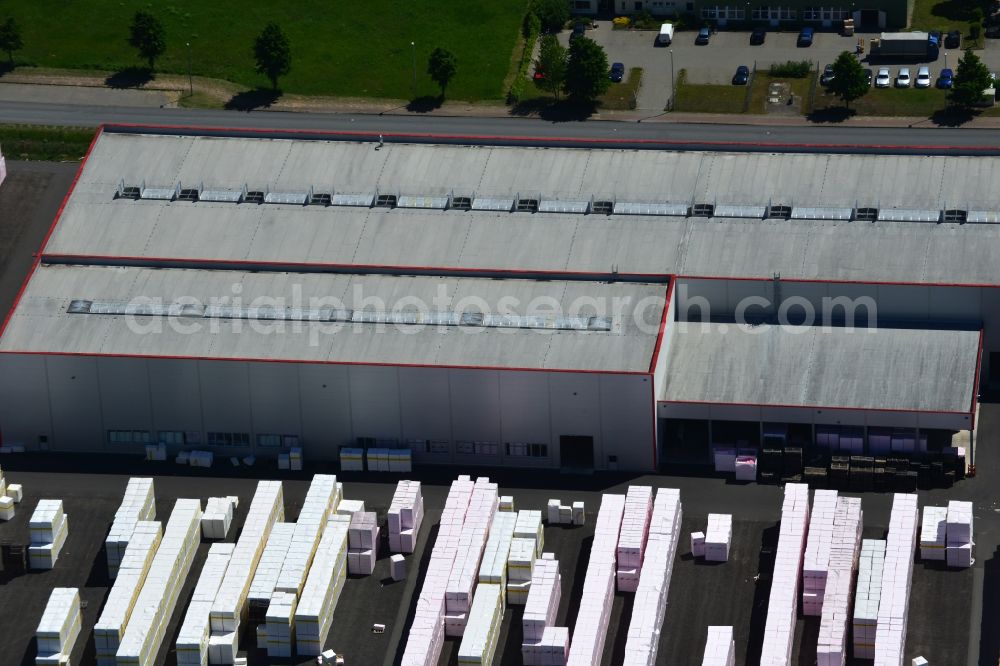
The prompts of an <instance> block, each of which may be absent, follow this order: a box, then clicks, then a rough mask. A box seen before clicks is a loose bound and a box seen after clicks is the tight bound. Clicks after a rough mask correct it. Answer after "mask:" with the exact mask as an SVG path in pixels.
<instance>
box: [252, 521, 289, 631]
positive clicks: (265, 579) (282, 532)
mask: <svg viewBox="0 0 1000 666" xmlns="http://www.w3.org/2000/svg"><path fill="white" fill-rule="evenodd" d="M294 533H295V523H275V524H274V526H272V527H271V533H270V534H269V535H268V537H267V543H266V544H265V546H264V552H263V553H262V554H261V556H260V560H259V561H258V562H257V569H256V570H255V571H254V574H253V580H252V581H251V583H250V591H249V592H247V607H248V608H249V609H250V612H249V614H250V617H252V618H258V619H260V618H263V617H264V613H265V612H266V611H267V605H268V604H269V603H271V595H272V594H274V588H275V586H276V585H277V584H278V574H280V573H281V565H282V563H284V561H285V554H286V553H288V547H289V546H290V545H291V543H292V534H294Z"/></svg>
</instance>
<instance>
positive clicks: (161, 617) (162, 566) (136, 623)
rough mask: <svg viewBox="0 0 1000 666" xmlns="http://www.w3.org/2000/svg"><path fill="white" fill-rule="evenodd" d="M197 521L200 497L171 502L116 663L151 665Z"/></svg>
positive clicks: (187, 565)
mask: <svg viewBox="0 0 1000 666" xmlns="http://www.w3.org/2000/svg"><path fill="white" fill-rule="evenodd" d="M200 522H201V500H196V499H179V500H177V501H176V502H175V503H174V509H173V511H171V512H170V519H169V520H168V521H167V526H166V528H165V529H164V530H163V538H162V539H161V540H160V546H159V547H158V548H157V549H156V554H155V555H154V556H153V561H152V562H151V563H150V565H149V573H148V574H146V580H145V581H144V582H143V584H142V589H141V590H140V591H139V596H138V597H137V598H136V600H135V606H134V608H133V610H132V615H131V617H130V618H129V620H128V625H127V626H126V627H125V635H124V636H123V637H122V641H121V644H120V645H119V646H118V654H117V662H118V664H119V666H126V665H128V666H151V665H152V664H154V663H155V661H156V655H157V653H158V652H159V650H160V645H161V644H162V643H163V639H164V635H165V634H166V630H167V625H168V624H169V623H170V617H171V616H172V615H173V612H174V608H175V607H176V605H177V598H178V596H179V595H180V591H181V588H182V587H183V585H184V580H185V579H186V578H187V575H188V572H189V571H190V570H191V563H192V562H193V561H194V555H195V551H196V550H197V549H198V543H199V531H200ZM127 556H128V553H126V557H127Z"/></svg>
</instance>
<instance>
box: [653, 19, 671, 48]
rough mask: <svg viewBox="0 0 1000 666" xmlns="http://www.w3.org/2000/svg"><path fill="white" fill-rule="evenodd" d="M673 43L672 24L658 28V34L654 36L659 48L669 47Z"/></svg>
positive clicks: (665, 24)
mask: <svg viewBox="0 0 1000 666" xmlns="http://www.w3.org/2000/svg"><path fill="white" fill-rule="evenodd" d="M673 41H674V24H673V23H664V24H663V25H661V26H660V34H659V35H657V36H656V43H657V44H659V45H660V46H670V44H671V43H672V42H673Z"/></svg>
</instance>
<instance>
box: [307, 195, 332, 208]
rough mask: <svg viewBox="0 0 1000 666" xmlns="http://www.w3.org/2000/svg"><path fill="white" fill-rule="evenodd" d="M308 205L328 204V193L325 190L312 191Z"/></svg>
mask: <svg viewBox="0 0 1000 666" xmlns="http://www.w3.org/2000/svg"><path fill="white" fill-rule="evenodd" d="M309 205H310V206H329V205H330V195H329V194H328V193H326V192H313V193H312V196H310V197H309Z"/></svg>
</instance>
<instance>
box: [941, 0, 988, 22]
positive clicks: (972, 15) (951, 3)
mask: <svg viewBox="0 0 1000 666" xmlns="http://www.w3.org/2000/svg"><path fill="white" fill-rule="evenodd" d="M977 10H979V11H981V10H980V8H979V5H978V4H977V3H973V2H965V1H964V0H945V1H944V2H939V3H937V4H935V5H934V6H933V7H931V14H933V15H934V16H940V17H941V18H943V19H947V20H949V21H956V22H961V23H969V22H970V21H975V20H977V19H980V18H982V15H981V14H980V13H979V12H978V11H977Z"/></svg>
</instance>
